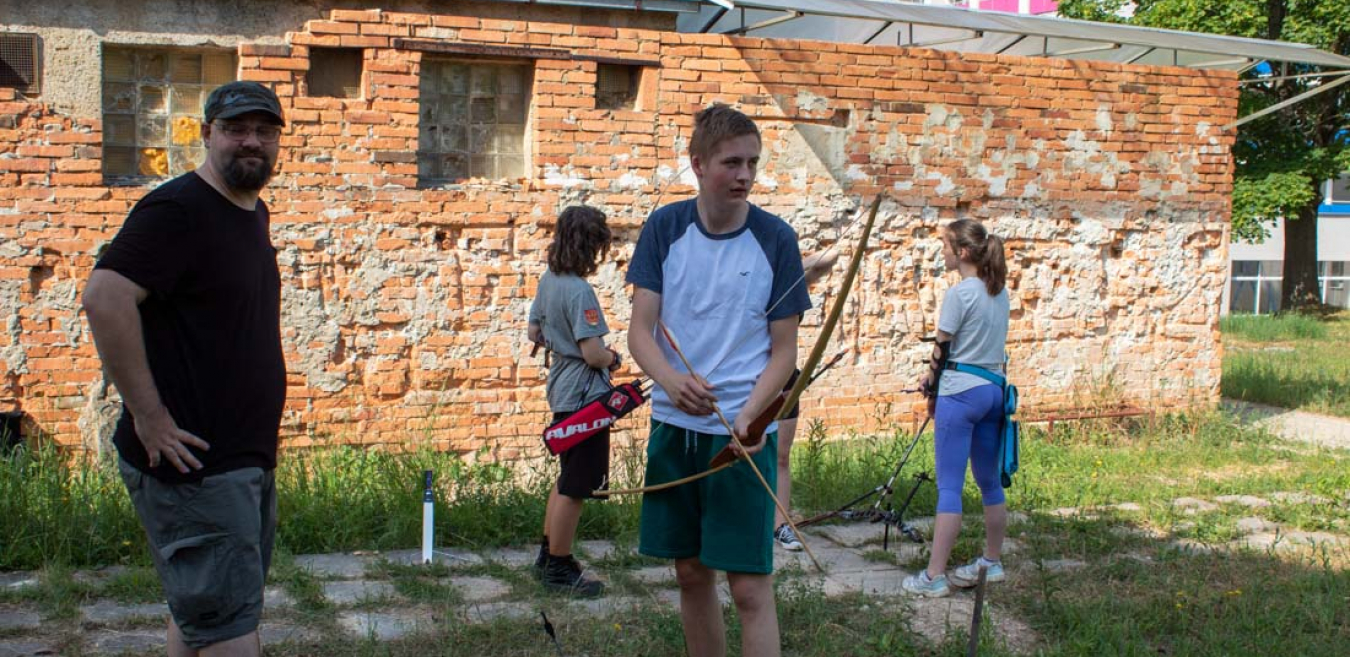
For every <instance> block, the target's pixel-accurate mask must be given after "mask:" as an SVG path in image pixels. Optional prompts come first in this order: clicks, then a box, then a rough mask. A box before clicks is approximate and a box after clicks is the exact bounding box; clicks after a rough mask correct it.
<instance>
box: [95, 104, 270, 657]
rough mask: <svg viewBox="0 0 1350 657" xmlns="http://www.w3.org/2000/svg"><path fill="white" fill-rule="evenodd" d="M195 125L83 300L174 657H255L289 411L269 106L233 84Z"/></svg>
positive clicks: (115, 243) (105, 257)
mask: <svg viewBox="0 0 1350 657" xmlns="http://www.w3.org/2000/svg"><path fill="white" fill-rule="evenodd" d="M204 118H205V121H204V122H203V124H202V141H203V142H205V145H206V161H205V162H204V163H203V164H202V166H201V167H200V168H198V169H197V170H196V171H195V172H191V173H187V174H184V175H182V176H179V177H178V178H175V179H173V180H170V181H168V182H166V183H164V184H163V185H160V186H159V187H158V188H156V189H155V190H154V191H152V192H150V193H149V194H147V195H146V196H145V197H144V198H142V199H141V201H140V202H139V203H137V204H136V207H135V208H133V209H132V211H131V214H130V215H128V216H127V220H126V223H125V224H123V226H122V229H121V231H120V232H119V233H118V234H117V237H116V238H115V239H114V240H113V241H112V244H111V245H110V246H109V248H108V250H107V252H106V253H105V254H104V255H103V257H102V258H101V259H100V260H99V261H98V264H97V265H96V266H95V268H94V273H93V274H92V275H91V276H90V278H89V284H88V286H87V287H86V288H85V293H84V309H85V313H86V314H87V315H88V317H89V327H90V329H91V331H92V333H93V335H94V342H95V344H96V346H97V347H98V353H99V356H100V357H101V358H102V359H103V367H104V370H105V372H106V373H107V376H108V378H109V379H110V380H112V382H113V383H114V384H115V385H116V386H117V390H118V392H119V393H121V396H122V400H123V406H122V417H121V419H120V420H119V421H118V423H117V429H116V432H115V434H114V435H113V442H114V444H116V446H117V451H118V454H119V455H120V457H121V460H120V462H119V466H120V467H121V470H122V477H123V480H124V481H125V482H126V485H127V490H128V492H129V493H130V494H131V499H132V503H133V505H134V506H135V507H136V513H137V515H138V516H139V517H140V520H141V524H142V525H143V526H144V528H145V532H146V536H147V538H148V539H149V542H150V552H151V556H152V558H153V559H154V562H155V569H156V570H157V571H158V573H159V576H160V581H161V583H162V584H163V586H164V593H165V596H166V597H167V598H168V601H169V609H170V611H171V612H172V615H173V617H172V618H171V619H170V621H169V627H168V649H169V655H170V656H171V657H179V656H185V655H198V654H200V655H211V656H215V655H259V654H261V646H260V645H259V640H258V633H257V629H258V621H259V618H260V615H261V611H262V592H263V580H264V579H265V578H266V576H267V569H268V566H269V565H270V561H271V556H272V543H273V538H274V536H275V533H276V491H275V486H274V483H273V470H274V469H275V468H276V458H277V432H278V427H279V426H280V423H281V412H282V407H283V405H284V404H285V400H286V364H285V360H284V358H283V356H282V349H281V327H280V312H281V308H280V306H281V278H280V275H279V272H278V270H277V262H276V249H274V248H272V242H271V239H270V237H269V235H268V222H269V215H268V210H267V205H266V204H265V203H263V202H262V201H261V200H259V199H258V193H259V192H260V191H261V190H262V188H263V187H264V186H265V185H266V184H267V181H268V180H269V179H270V178H271V177H272V173H273V169H274V167H275V166H276V161H277V154H278V151H279V145H278V141H279V139H280V136H281V131H282V127H283V126H284V125H285V117H284V116H283V115H282V110H281V103H280V102H278V100H277V97H276V94H274V93H273V92H272V91H271V90H270V89H268V88H267V87H264V86H262V85H260V84H258V83H256V82H231V83H229V84H226V85H224V86H221V87H220V88H218V89H216V90H215V91H213V92H212V93H211V95H210V97H209V98H208V99H207V101H206V105H205V117H204Z"/></svg>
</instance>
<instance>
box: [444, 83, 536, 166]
mask: <svg viewBox="0 0 1350 657" xmlns="http://www.w3.org/2000/svg"><path fill="white" fill-rule="evenodd" d="M533 77H534V70H533V66H531V65H530V64H515V63H497V62H476V61H461V60H440V61H437V60H427V61H424V62H423V65H422V72H421V80H420V89H421V91H420V99H419V105H420V109H419V113H420V117H419V118H420V121H419V126H418V148H417V175H418V180H419V182H420V183H421V184H423V185H430V186H434V185H440V184H446V183H454V182H458V181H461V180H466V179H469V178H486V179H491V180H500V179H512V178H523V177H525V160H526V157H525V155H526V148H525V146H526V138H527V132H526V127H527V123H528V118H529V108H530V89H531V86H532V84H533Z"/></svg>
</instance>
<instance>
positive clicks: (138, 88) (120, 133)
mask: <svg viewBox="0 0 1350 657" xmlns="http://www.w3.org/2000/svg"><path fill="white" fill-rule="evenodd" d="M235 71H236V63H235V57H234V52H233V51H229V50H209V51H207V50H187V49H179V48H147V47H141V46H113V45H105V46H104V47H103V176H104V178H106V179H109V180H111V181H127V182H137V181H143V180H146V179H156V178H166V177H169V176H177V175H181V174H183V173H186V172H188V171H191V170H193V169H195V168H197V166H198V165H200V164H201V163H202V161H203V160H204V159H205V157H206V151H205V149H204V148H203V145H202V142H201V121H202V104H203V103H204V102H205V101H206V97H207V95H209V94H210V93H211V91H213V90H214V89H215V88H216V87H219V86H220V85H222V84H225V83H226V82H232V81H233V80H234V79H235Z"/></svg>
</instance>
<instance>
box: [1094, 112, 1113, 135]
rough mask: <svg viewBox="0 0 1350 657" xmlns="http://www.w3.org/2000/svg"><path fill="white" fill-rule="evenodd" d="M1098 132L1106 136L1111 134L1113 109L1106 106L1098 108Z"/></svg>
mask: <svg viewBox="0 0 1350 657" xmlns="http://www.w3.org/2000/svg"><path fill="white" fill-rule="evenodd" d="M1097 130H1099V131H1101V132H1104V133H1106V134H1108V135H1109V134H1111V130H1112V124H1111V108H1110V107H1108V106H1106V105H1100V106H1098V107H1097Z"/></svg>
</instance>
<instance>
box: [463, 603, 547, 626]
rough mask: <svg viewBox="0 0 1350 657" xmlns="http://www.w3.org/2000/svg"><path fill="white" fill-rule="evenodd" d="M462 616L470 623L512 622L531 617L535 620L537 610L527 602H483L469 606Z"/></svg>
mask: <svg viewBox="0 0 1350 657" xmlns="http://www.w3.org/2000/svg"><path fill="white" fill-rule="evenodd" d="M463 614H464V617H465V618H466V619H467V620H468V621H469V622H470V623H487V622H491V621H494V620H496V619H498V618H509V619H513V620H519V619H521V618H529V617H532V616H533V617H536V618H537V617H538V616H539V610H538V609H537V608H536V607H535V606H534V605H533V604H531V603H528V602H485V603H482V604H476V605H469V606H468V607H467V608H465V609H464V611H463Z"/></svg>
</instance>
